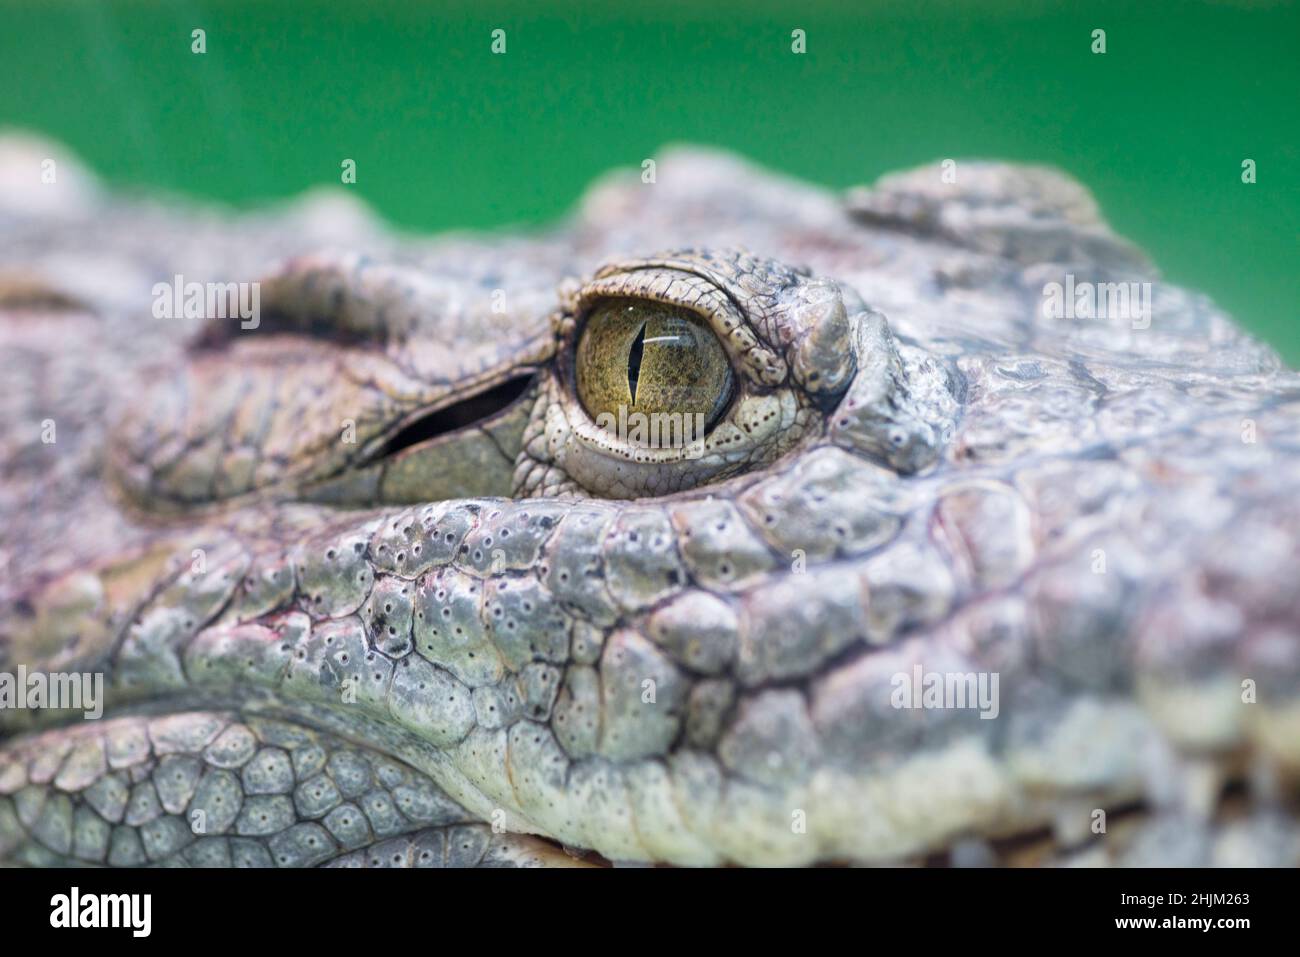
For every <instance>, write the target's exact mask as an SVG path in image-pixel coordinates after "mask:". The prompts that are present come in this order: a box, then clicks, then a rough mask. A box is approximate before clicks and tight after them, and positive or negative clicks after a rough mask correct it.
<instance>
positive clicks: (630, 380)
mask: <svg viewBox="0 0 1300 957" xmlns="http://www.w3.org/2000/svg"><path fill="white" fill-rule="evenodd" d="M645 327H646V324H645V323H644V322H643V323H641V329H640V330H639V331H638V332H637V334H636V339H635V340H634V341H633V343H632V349H631V350H630V351H629V352H628V354H627V388H628V391H629V392H630V393H631V394H632V404H633V405H636V384H637V382H638V381H639V380H640V378H641V354H642V353H643V352H644V351H645Z"/></svg>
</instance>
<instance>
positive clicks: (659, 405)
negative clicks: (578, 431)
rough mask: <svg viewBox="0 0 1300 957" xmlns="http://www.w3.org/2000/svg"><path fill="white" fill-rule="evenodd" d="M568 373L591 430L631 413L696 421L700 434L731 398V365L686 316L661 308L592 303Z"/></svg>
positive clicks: (700, 324) (701, 326)
mask: <svg viewBox="0 0 1300 957" xmlns="http://www.w3.org/2000/svg"><path fill="white" fill-rule="evenodd" d="M576 365H577V369H576V372H577V387H578V398H579V399H580V400H581V401H582V405H583V407H584V408H585V409H586V410H587V414H588V415H590V416H591V417H592V418H593V419H595V420H596V421H597V424H602V420H603V417H604V416H606V415H608V416H612V417H613V420H614V421H615V422H624V421H626V420H627V417H628V416H631V415H633V414H636V413H640V414H641V415H643V416H650V415H663V414H678V415H691V416H695V415H702V416H703V422H704V428H705V429H706V430H707V429H709V428H711V427H712V426H713V424H714V422H716V421H717V419H718V416H719V415H721V414H722V410H723V409H724V408H726V405H727V402H728V400H729V399H730V398H731V390H732V371H731V363H730V362H729V361H728V359H727V354H726V353H725V352H724V351H723V349H722V343H720V342H719V341H718V337H717V336H715V335H714V334H713V330H712V329H710V328H709V326H708V325H707V324H706V323H705V322H704V320H703V319H701V318H700V317H699V316H698V315H696V314H695V313H693V312H691V311H690V310H689V309H683V308H681V307H679V306H672V305H668V304H665V303H660V302H653V301H650V300H643V299H607V300H603V301H601V302H599V303H597V305H596V306H595V308H594V309H592V311H591V313H590V314H589V315H588V317H587V323H586V326H585V327H584V329H583V331H582V337H581V338H580V339H579V340H578V349H577V356H576ZM620 412H622V415H620ZM605 421H608V420H605Z"/></svg>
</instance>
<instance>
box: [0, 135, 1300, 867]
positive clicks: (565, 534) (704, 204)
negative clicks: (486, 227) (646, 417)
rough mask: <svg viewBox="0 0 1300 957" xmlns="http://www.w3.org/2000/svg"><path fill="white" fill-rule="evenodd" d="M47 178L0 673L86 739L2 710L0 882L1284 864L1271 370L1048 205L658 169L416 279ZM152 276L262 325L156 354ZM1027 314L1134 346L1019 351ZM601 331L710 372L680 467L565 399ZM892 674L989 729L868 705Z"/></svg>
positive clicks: (1032, 332)
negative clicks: (650, 178) (581, 350)
mask: <svg viewBox="0 0 1300 957" xmlns="http://www.w3.org/2000/svg"><path fill="white" fill-rule="evenodd" d="M50 149H51V148H50V147H48V146H45V145H40V144H22V143H18V142H13V141H9V142H7V143H6V144H5V145H4V147H3V149H0V154H2V156H3V161H0V169H3V168H13V167H15V166H20V165H21V163H22V162H23V161H24V157H25V156H29V155H42V154H43V153H48V152H49V150H50ZM61 170H62V173H61V175H62V178H63V182H64V186H63V187H61V188H60V190H59V191H57V192H55V193H52V194H51V195H49V196H40V197H36V198H32V197H30V196H28V195H26V193H24V192H22V191H9V192H4V193H0V236H3V243H2V244H0V249H2V250H3V252H0V302H2V303H3V314H2V315H0V362H3V364H4V367H5V368H6V370H7V373H6V375H7V378H8V379H9V381H8V384H7V386H6V388H5V389H4V392H3V395H0V403H2V404H3V405H2V406H0V414H2V415H3V418H4V421H5V422H6V423H8V425H7V427H6V429H5V432H4V435H3V447H2V450H3V463H4V472H3V477H2V479H0V511H2V513H3V516H4V529H3V532H0V536H2V537H0V559H2V560H3V565H4V572H3V577H2V579H0V580H2V582H3V583H2V584H0V603H2V604H0V671H9V672H13V671H15V669H17V668H18V666H19V665H22V666H24V667H25V668H27V669H30V670H47V671H58V672H99V673H103V674H104V675H105V682H106V697H107V703H106V711H105V717H104V718H103V719H102V720H101V721H98V722H84V721H80V720H76V718H78V717H79V715H76V714H71V713H67V712H63V713H58V712H51V711H48V710H46V711H32V710H22V711H20V710H4V711H0V735H3V736H4V737H3V738H0V858H8V859H10V860H13V861H17V862H28V863H51V862H58V861H62V860H67V859H70V858H72V859H77V860H83V861H89V862H104V863H109V864H138V863H143V862H146V861H148V862H176V861H183V862H185V863H190V864H195V865H201V864H218V865H224V864H278V865H294V864H311V863H322V862H330V863H340V864H363V865H373V864H384V863H389V862H391V863H398V864H417V863H446V864H450V865H458V864H475V863H488V864H500V863H543V864H550V863H564V862H568V861H569V860H570V858H569V856H568V855H565V854H563V853H560V852H557V850H556V849H555V846H554V844H552V843H549V842H543V841H539V840H536V839H534V838H532V837H528V836H526V835H541V836H543V837H546V838H550V839H552V841H554V842H555V843H558V844H562V845H564V846H565V847H567V848H570V849H573V850H575V851H577V850H588V849H589V850H591V851H595V852H597V853H598V854H599V855H601V856H603V857H604V858H606V859H609V860H614V861H659V862H671V863H677V864H717V863H724V862H739V863H745V864H773V863H789V864H806V863H813V862H819V861H854V862H889V861H898V860H903V859H908V858H914V857H917V856H921V857H924V856H926V855H930V854H933V853H935V852H940V851H946V852H950V854H951V859H953V860H954V861H957V862H959V863H960V862H963V861H972V862H977V863H978V862H985V861H993V860H1002V859H1005V860H1009V861H1019V862H1030V863H1040V862H1047V861H1057V860H1064V861H1072V862H1102V863H1104V862H1120V863H1151V862H1164V863H1290V864H1294V863H1296V862H1297V860H1298V853H1300V850H1298V849H1300V837H1298V833H1297V827H1296V817H1295V814H1294V811H1293V810H1292V808H1291V804H1290V801H1291V796H1292V795H1293V793H1294V792H1293V789H1292V787H1291V782H1292V781H1293V779H1294V774H1295V772H1296V771H1297V769H1300V637H1298V635H1300V595H1298V594H1297V591H1296V589H1295V587H1294V586H1295V583H1296V582H1297V581H1300V496H1298V495H1297V491H1298V490H1300V437H1298V435H1300V430H1298V426H1300V376H1297V375H1296V374H1294V373H1292V372H1289V371H1286V370H1284V369H1283V368H1282V367H1281V366H1280V364H1279V362H1278V360H1277V359H1276V357H1275V356H1274V355H1273V353H1272V352H1271V351H1270V350H1268V349H1267V348H1266V347H1264V346H1262V345H1260V344H1259V343H1257V342H1255V341H1253V340H1252V339H1250V338H1249V337H1248V336H1246V335H1245V334H1243V333H1242V332H1241V331H1240V330H1239V329H1238V328H1237V327H1236V326H1235V325H1234V324H1233V323H1232V322H1231V320H1229V319H1228V318H1227V317H1226V316H1224V315H1223V314H1222V313H1221V312H1219V311H1217V310H1216V309H1215V307H1214V306H1213V305H1212V304H1211V303H1210V302H1208V301H1207V300H1206V299H1205V298H1204V297H1203V296H1200V295H1198V294H1195V293H1192V292H1189V291H1187V290H1184V289H1181V288H1178V287H1176V286H1173V285H1171V284H1168V283H1165V282H1163V281H1161V280H1160V279H1159V278H1158V276H1157V275H1156V274H1155V272H1154V270H1153V268H1152V267H1151V265H1150V264H1149V263H1148V261H1147V260H1146V259H1145V257H1144V256H1143V255H1142V254H1141V253H1139V252H1138V251H1136V250H1135V249H1133V248H1132V247H1131V246H1129V245H1128V244H1126V243H1125V242H1123V241H1122V240H1120V239H1118V238H1116V237H1115V236H1114V235H1113V234H1112V233H1111V232H1110V231H1109V229H1108V227H1107V226H1106V225H1105V224H1104V222H1103V221H1102V220H1101V219H1100V217H1099V215H1098V213H1097V210H1096V208H1095V206H1094V204H1093V202H1092V200H1091V198H1090V197H1089V196H1088V194H1087V193H1086V191H1085V190H1083V189H1082V188H1081V187H1079V186H1078V185H1077V184H1075V183H1073V182H1072V181H1070V180H1068V179H1067V178H1065V177H1064V176H1062V175H1060V174H1058V173H1055V172H1052V171H1046V170H1040V169H1030V168H1024V167H1013V166H1006V165H997V164H974V163H971V164H960V165H959V168H958V170H957V182H956V184H949V183H946V182H944V177H943V175H942V172H941V170H940V168H939V167H937V166H936V167H933V168H923V169H919V170H915V171H911V172H908V173H905V174H899V175H897V176H892V177H887V178H885V179H884V180H882V181H880V182H879V183H877V184H876V185H875V186H874V187H872V188H869V189H867V188H864V189H861V190H855V191H852V192H851V193H850V194H848V195H847V196H835V195H832V194H830V193H828V192H825V191H823V190H820V189H818V188H815V187H812V186H807V185H804V184H800V183H796V182H791V181H787V180H784V179H781V178H778V177H775V176H773V175H770V174H768V173H765V172H762V171H759V170H756V169H754V168H752V167H749V166H747V165H745V164H743V163H741V162H739V161H737V160H735V159H732V158H730V157H727V156H723V155H718V154H712V153H705V152H698V151H689V150H686V151H677V152H673V153H670V154H668V155H665V156H663V157H661V158H660V159H659V161H658V175H657V182H655V183H653V184H646V183H642V182H641V181H640V180H639V179H638V178H636V177H632V176H630V175H629V176H624V175H615V176H611V177H610V178H608V179H607V180H605V181H602V182H601V183H599V184H597V185H596V186H594V187H593V188H592V190H591V191H590V192H589V193H588V195H587V196H586V198H585V199H584V201H583V203H582V205H581V207H580V209H579V210H578V211H577V213H576V214H575V216H574V217H573V218H572V219H571V220H570V221H568V222H566V223H565V224H563V225H562V226H560V227H558V228H556V229H554V230H552V231H550V232H548V233H545V234H541V235H533V236H480V237H451V238H442V239H434V240H425V239H418V238H413V237H400V236H395V235H393V234H392V233H390V232H388V231H386V230H385V229H384V228H383V227H381V226H380V225H379V224H377V223H375V222H374V221H373V220H371V219H370V218H369V216H368V215H367V214H366V213H365V211H364V210H362V209H360V208H358V207H356V206H355V205H353V204H351V203H350V202H348V201H347V200H345V199H342V198H339V197H338V196H335V195H333V194H331V195H328V196H317V197H312V198H308V199H305V200H303V201H301V202H299V203H296V204H294V205H292V206H289V207H286V208H283V209H280V210H276V211H273V212H268V213H260V214H255V215H253V214H250V215H243V216H234V215H231V214H229V213H225V212H218V211H212V210H209V209H203V208H197V207H192V206H187V205H184V204H182V203H179V202H173V203H167V204H160V203H156V202H153V201H146V200H140V199H124V198H121V197H113V196H104V195H102V194H100V193H98V192H96V191H95V189H94V187H93V184H91V183H89V181H88V180H86V179H85V178H84V174H78V173H77V171H76V169H75V166H74V165H73V164H72V163H71V161H69V160H66V159H65V160H62V161H61ZM33 204H35V206H33ZM330 249H335V250H345V251H343V252H332V251H329V250H330ZM322 250H324V251H322ZM276 262H282V263H284V265H281V266H279V267H275V268H274V269H273V271H272V272H270V273H269V274H268V272H267V271H268V269H271V268H272V267H271V264H273V263H276ZM174 274H183V275H184V276H185V277H186V278H187V279H188V278H195V279H199V280H200V281H207V280H222V281H225V280H234V281H242V280H249V279H255V278H257V277H259V276H263V275H269V278H267V279H266V280H265V282H263V284H262V287H261V296H262V316H261V323H260V326H259V328H257V329H256V330H241V329H240V328H239V325H238V323H237V322H233V321H230V320H214V319H208V320H179V319H176V320H160V319H154V318H150V315H149V313H150V309H149V304H150V302H151V298H150V289H151V287H152V286H153V285H154V284H155V283H157V282H159V281H163V282H170V281H171V278H172V276H173V275H174ZM1067 276H1068V277H1072V279H1070V281H1071V282H1075V283H1084V282H1104V283H1113V282H1128V281H1137V282H1150V283H1152V286H1153V290H1154V294H1153V298H1152V308H1151V312H1150V315H1149V316H1148V317H1146V321H1145V324H1144V323H1143V322H1138V321H1129V319H1128V318H1127V317H1125V318H1108V319H1088V318H1076V319H1056V318H1050V317H1049V316H1047V315H1045V313H1044V310H1043V303H1044V289H1045V287H1046V286H1047V285H1048V284H1051V283H1065V282H1066V281H1067ZM607 296H622V297H629V296H630V297H634V298H645V299H654V300H661V301H666V302H673V303H676V304H679V305H686V306H688V307H689V308H691V309H693V310H695V311H696V312H698V313H699V314H700V315H701V316H702V317H704V318H705V319H706V320H707V321H708V322H709V323H710V324H711V326H712V328H713V329H714V331H715V332H716V333H717V334H718V337H719V339H720V341H721V342H722V343H723V346H724V348H725V349H726V350H727V352H728V354H729V356H730V357H731V360H732V363H733V367H734V369H735V374H736V379H737V382H738V383H739V385H738V394H737V395H736V397H735V399H734V400H733V401H732V403H731V405H730V406H729V408H728V410H727V412H726V413H724V415H723V418H722V420H721V423H720V424H719V425H718V427H717V428H715V429H714V430H713V431H712V432H711V433H710V434H709V436H708V439H707V441H706V447H705V448H704V450H703V453H702V454H700V455H698V456H692V457H686V456H684V455H682V454H681V450H676V449H661V450H655V451H653V452H649V451H646V452H640V451H636V450H629V449H627V448H625V447H623V446H621V445H620V444H619V443H618V442H616V441H614V440H611V439H609V438H608V436H607V435H606V434H604V433H602V432H601V431H600V430H598V429H596V428H595V426H594V424H593V423H592V422H591V420H590V418H589V417H588V416H587V415H586V413H585V412H584V411H583V409H582V407H581V405H580V404H579V403H578V402H577V399H576V397H575V395H574V390H573V370H572V363H573V345H574V337H575V335H576V334H577V332H578V331H579V329H580V327H581V322H582V318H583V316H584V314H585V310H586V309H587V308H588V306H589V305H590V304H591V303H592V302H594V301H597V300H599V299H600V298H602V297H607ZM525 379H527V386H526V390H525V391H524V392H523V394H522V396H521V397H520V398H519V400H518V401H517V402H515V403H514V404H513V405H511V406H509V407H508V408H507V409H506V410H505V411H504V412H501V413H499V414H494V417H493V418H491V419H490V420H489V421H488V422H486V423H480V424H479V425H477V426H469V427H467V428H464V429H461V430H459V431H455V432H450V433H447V434H444V435H441V436H439V437H438V438H434V439H432V440H430V442H429V443H426V444H425V445H419V444H417V445H415V446H413V447H411V448H409V449H406V450H404V451H401V452H398V453H396V454H386V453H387V450H388V443H389V442H390V440H391V439H392V437H393V436H394V435H395V434H397V433H398V432H399V431H400V430H401V428H402V427H403V426H405V425H407V424H409V423H411V422H413V421H415V420H418V419H420V418H421V417H423V416H426V415H428V414H430V413H431V412H434V411H437V410H439V409H442V408H445V407H449V406H452V405H453V404H455V403H457V402H459V401H461V400H463V399H465V398H466V397H470V396H474V395H477V394H480V393H482V392H483V391H484V390H486V389H489V388H491V387H493V386H497V385H499V384H501V383H505V382H520V383H523V382H524V380H525ZM521 387H522V386H521ZM49 421H53V422H54V423H55V425H56V427H57V439H56V441H54V442H52V443H49V442H46V441H42V428H43V424H44V423H47V422H49ZM349 429H350V432H349ZM349 434H350V436H351V439H352V440H347V439H344V438H342V436H344V435H349ZM917 666H920V667H921V668H922V669H923V670H924V671H925V672H940V673H954V674H967V673H970V674H977V675H984V676H989V675H996V677H997V682H998V684H997V688H998V691H999V697H998V701H997V706H996V709H995V710H996V716H995V717H994V716H991V715H990V716H989V717H990V718H991V719H988V718H986V717H981V713H980V711H979V710H977V709H972V708H966V709H951V708H948V709H926V708H898V707H895V702H894V695H893V692H894V689H895V684H896V680H895V676H898V675H908V676H910V675H912V674H913V670H914V668H915V667H917ZM986 710H987V709H986ZM1239 781H1249V782H1250V788H1249V789H1248V790H1247V791H1246V792H1244V793H1245V795H1246V796H1245V797H1242V796H1241V792H1240V789H1234V788H1231V787H1230V788H1227V789H1226V790H1225V788H1224V782H1239ZM223 796H224V797H223ZM219 797H223V800H221V801H218V800H217V798H219ZM1099 810H1106V811H1108V812H1109V813H1110V824H1109V826H1108V827H1107V829H1106V831H1105V833H1097V827H1096V822H1097V820H1098V817H1097V812H1098V811H1099ZM196 811H198V812H202V813H201V814H200V815H199V816H200V817H201V818H202V819H203V820H204V822H205V823H204V824H203V826H202V828H199V829H196V828H195V826H194V821H195V820H196V818H195V812H196ZM345 819H346V820H345ZM1038 832H1044V833H1045V834H1046V835H1047V836H1046V838H1045V839H1044V841H1043V842H1042V843H1041V844H1038V845H1033V847H1034V848H1037V849H1035V850H1026V847H1029V845H1028V844H1026V839H1025V836H1026V835H1034V834H1036V833H1038ZM588 859H590V856H589V858H588Z"/></svg>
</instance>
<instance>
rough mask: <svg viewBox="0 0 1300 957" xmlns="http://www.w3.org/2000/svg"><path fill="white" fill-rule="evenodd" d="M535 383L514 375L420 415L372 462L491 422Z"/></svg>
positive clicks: (398, 432)
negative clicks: (479, 424) (481, 390)
mask: <svg viewBox="0 0 1300 957" xmlns="http://www.w3.org/2000/svg"><path fill="white" fill-rule="evenodd" d="M532 382H533V376H532V375H522V376H515V377H513V378H510V379H506V380H505V381H504V382H501V383H498V384H497V385H494V386H492V388H490V389H487V390H486V391H483V392H480V393H478V394H477V395H471V396H468V397H467V398H464V399H462V400H461V401H459V402H454V403H452V404H451V405H449V406H446V407H444V408H441V409H438V410H437V411H436V412H430V413H429V414H428V415H423V416H420V417H419V418H417V419H415V420H414V421H412V422H409V423H407V424H406V425H404V426H403V427H402V428H400V429H399V430H398V431H397V432H395V433H394V434H393V435H392V437H391V438H389V439H388V441H387V442H385V443H384V445H383V447H382V448H381V449H380V450H379V451H378V452H377V453H375V455H374V456H373V458H372V461H373V460H377V459H383V458H387V457H388V456H390V455H396V454H397V453H398V452H401V451H402V450H404V449H408V448H411V447H412V446H414V445H419V444H420V443H422V442H427V441H428V440H429V439H432V438H436V437H438V436H439V435H445V434H447V433H448V432H455V431H457V430H458V429H463V428H465V427H466V426H470V425H473V424H474V423H475V422H482V421H483V420H485V419H489V418H491V417H492V416H494V415H496V414H497V413H498V412H501V411H502V410H503V409H505V408H506V407H507V406H509V405H511V404H513V403H514V402H515V401H516V400H517V399H518V398H519V397H520V396H521V395H523V394H524V392H526V391H527V390H528V387H529V386H530V385H531V384H532Z"/></svg>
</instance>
